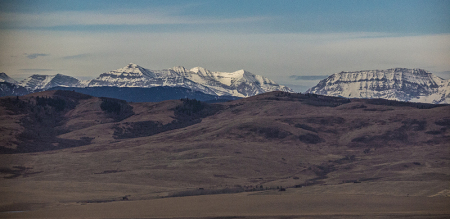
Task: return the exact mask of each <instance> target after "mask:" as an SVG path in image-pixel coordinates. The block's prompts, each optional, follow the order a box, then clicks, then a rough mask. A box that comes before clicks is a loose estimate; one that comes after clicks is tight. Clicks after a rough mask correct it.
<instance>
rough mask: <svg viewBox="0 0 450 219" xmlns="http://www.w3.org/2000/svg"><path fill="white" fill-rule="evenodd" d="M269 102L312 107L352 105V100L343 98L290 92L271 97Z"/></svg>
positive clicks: (278, 93)
mask: <svg viewBox="0 0 450 219" xmlns="http://www.w3.org/2000/svg"><path fill="white" fill-rule="evenodd" d="M268 99H269V100H278V101H300V102H302V103H304V104H308V105H311V106H326V107H337V106H340V105H342V104H347V103H350V102H351V101H350V99H346V98H341V97H331V96H322V95H317V94H310V93H306V94H302V93H289V92H277V93H276V94H275V97H269V98H268Z"/></svg>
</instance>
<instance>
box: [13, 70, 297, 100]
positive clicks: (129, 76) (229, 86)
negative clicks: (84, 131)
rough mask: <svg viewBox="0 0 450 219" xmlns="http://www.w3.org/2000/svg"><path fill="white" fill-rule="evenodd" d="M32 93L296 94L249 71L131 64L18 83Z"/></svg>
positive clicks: (239, 95) (37, 76) (48, 76)
mask: <svg viewBox="0 0 450 219" xmlns="http://www.w3.org/2000/svg"><path fill="white" fill-rule="evenodd" d="M16 84H18V85H20V86H22V87H25V88H26V89H28V90H30V91H31V92H35V91H42V90H48V89H50V88H52V87H57V86H60V87H139V88H151V87H159V86H167V87H184V88H188V89H191V90H193V91H200V92H203V93H205V94H209V95H214V96H236V97H249V96H254V95H257V94H260V93H265V92H270V91H286V92H293V90H291V89H290V88H288V87H286V86H283V85H279V84H277V83H275V82H274V81H273V80H270V79H268V78H266V77H263V76H260V75H255V74H252V73H250V72H248V71H245V70H239V71H235V72H231V73H229V72H212V71H209V70H207V69H205V68H202V67H195V68H192V69H190V70H188V69H186V68H184V67H182V66H178V67H173V68H170V69H164V70H149V69H146V68H143V67H141V66H139V65H136V64H133V63H130V64H128V65H127V66H125V67H123V68H119V69H117V70H113V71H109V72H106V73H103V74H100V76H99V77H97V78H95V79H92V80H87V81H84V80H78V79H76V78H74V77H71V76H66V75H62V74H57V75H37V74H35V75H32V76H30V77H28V78H26V79H25V80H23V81H21V82H20V83H16Z"/></svg>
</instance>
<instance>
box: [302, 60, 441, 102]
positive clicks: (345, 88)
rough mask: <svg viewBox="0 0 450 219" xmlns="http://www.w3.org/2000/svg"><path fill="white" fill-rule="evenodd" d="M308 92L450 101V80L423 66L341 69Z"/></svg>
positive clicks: (406, 99)
mask: <svg viewBox="0 0 450 219" xmlns="http://www.w3.org/2000/svg"><path fill="white" fill-rule="evenodd" d="M306 92H307V93H314V94H321V95H327V96H341V97H346V98H382V99H389V100H398V101H408V102H421V103H433V104H449V103H450V80H444V79H442V78H440V77H437V76H435V75H433V74H432V73H430V72H428V71H425V70H423V69H407V68H393V69H387V70H368V71H356V72H341V73H336V74H333V75H331V76H329V77H328V78H326V79H324V80H322V81H320V82H319V83H318V84H317V85H316V86H314V87H312V88H310V89H308V91H306Z"/></svg>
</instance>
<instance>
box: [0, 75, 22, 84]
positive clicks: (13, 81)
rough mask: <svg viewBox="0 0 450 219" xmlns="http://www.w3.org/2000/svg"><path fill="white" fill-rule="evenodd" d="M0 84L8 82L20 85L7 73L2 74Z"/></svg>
mask: <svg viewBox="0 0 450 219" xmlns="http://www.w3.org/2000/svg"><path fill="white" fill-rule="evenodd" d="M0 82H8V83H10V84H19V82H17V81H16V80H14V79H12V78H10V77H9V76H8V75H7V74H6V73H4V72H2V73H0Z"/></svg>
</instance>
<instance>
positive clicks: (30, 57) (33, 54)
mask: <svg viewBox="0 0 450 219" xmlns="http://www.w3.org/2000/svg"><path fill="white" fill-rule="evenodd" d="M24 55H25V56H26V57H27V58H29V59H35V58H37V57H39V56H49V55H50V54H45V53H32V54H27V53H25V54H24Z"/></svg>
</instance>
